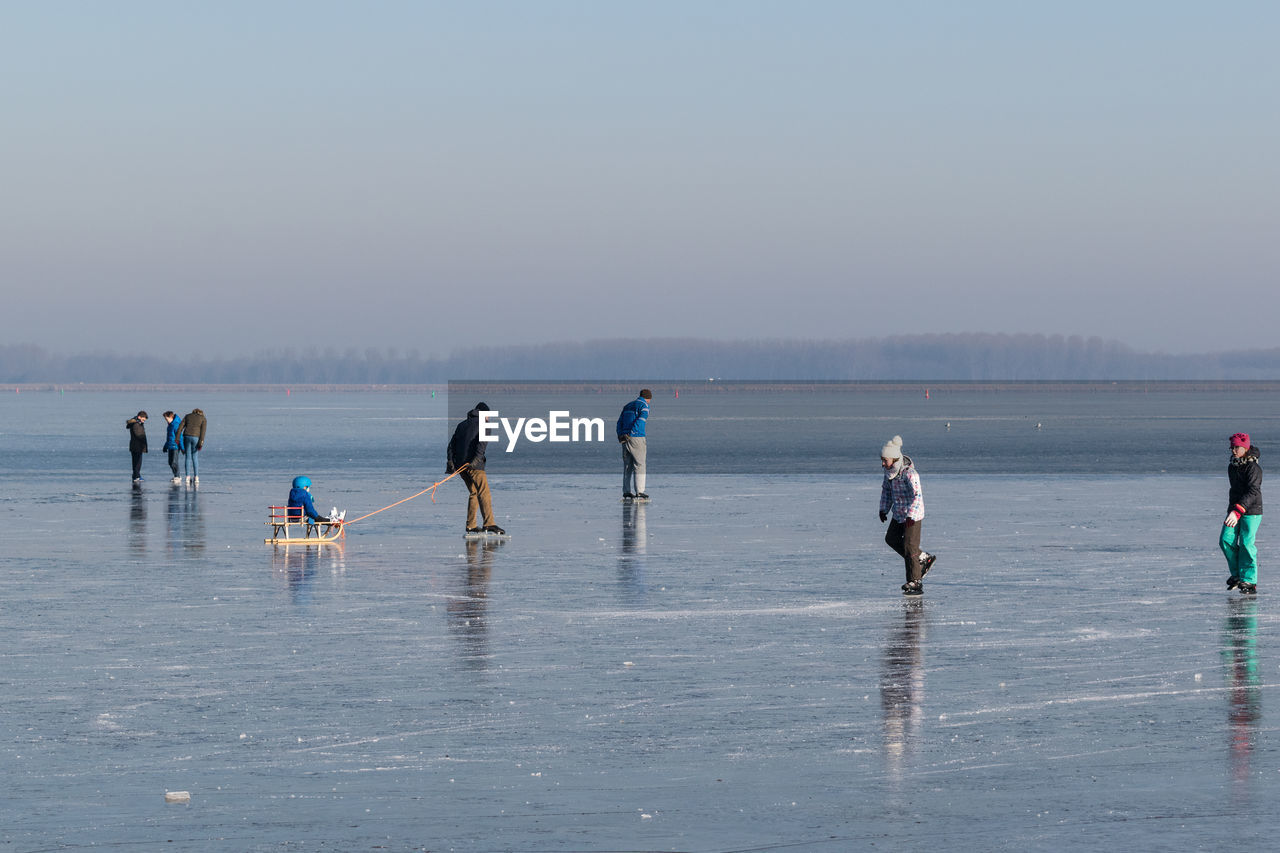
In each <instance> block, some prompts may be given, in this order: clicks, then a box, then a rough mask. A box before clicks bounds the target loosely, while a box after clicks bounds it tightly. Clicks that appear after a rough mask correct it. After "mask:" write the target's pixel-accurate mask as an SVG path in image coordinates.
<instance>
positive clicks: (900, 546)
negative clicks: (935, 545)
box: [884, 519, 924, 583]
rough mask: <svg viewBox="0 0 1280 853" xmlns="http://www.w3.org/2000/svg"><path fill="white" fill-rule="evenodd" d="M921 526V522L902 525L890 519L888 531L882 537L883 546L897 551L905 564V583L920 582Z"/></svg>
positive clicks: (922, 524) (922, 523)
mask: <svg viewBox="0 0 1280 853" xmlns="http://www.w3.org/2000/svg"><path fill="white" fill-rule="evenodd" d="M923 526H924V522H923V521H916V522H912V523H911V524H903V523H902V522H899V521H894V520H893V519H890V520H889V530H888V532H887V533H885V535H884V541H885V544H886V545H888V546H889V547H890V548H892V549H893V550H894V551H897V552H898V554H900V555H901V556H902V559H903V560H904V561H905V562H906V569H907V583H915V582H916V581H918V580H920V576H921V568H920V529H921V528H922V527H923Z"/></svg>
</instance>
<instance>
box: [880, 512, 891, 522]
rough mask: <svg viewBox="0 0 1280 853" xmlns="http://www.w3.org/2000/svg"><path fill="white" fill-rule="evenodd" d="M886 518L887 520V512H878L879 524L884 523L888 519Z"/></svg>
mask: <svg viewBox="0 0 1280 853" xmlns="http://www.w3.org/2000/svg"><path fill="white" fill-rule="evenodd" d="M888 520H889V513H887V512H882V513H880V523H881V524H884V523H885V522H886V521H888Z"/></svg>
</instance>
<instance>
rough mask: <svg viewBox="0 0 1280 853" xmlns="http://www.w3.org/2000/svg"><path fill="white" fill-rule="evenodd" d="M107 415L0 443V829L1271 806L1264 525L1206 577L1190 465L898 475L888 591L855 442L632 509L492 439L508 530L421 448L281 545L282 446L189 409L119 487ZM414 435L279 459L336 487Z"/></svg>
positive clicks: (791, 829)
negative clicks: (192, 437)
mask: <svg viewBox="0 0 1280 853" xmlns="http://www.w3.org/2000/svg"><path fill="white" fill-rule="evenodd" d="M152 408H153V409H154V408H155V407H154V406H152ZM215 408H216V407H214V406H205V409H206V411H212V410H214V409H215ZM131 413H132V412H125V415H126V416H127V415H128V414H131ZM152 414H153V418H152V424H153V425H154V424H155V423H156V422H157V421H158V420H159V419H158V418H157V417H154V415H155V414H156V412H154V411H153V412H152ZM120 420H121V422H123V418H121V419H120ZM210 421H211V430H212V429H213V428H214V427H215V426H216V425H217V423H218V422H217V421H215V420H214V417H213V416H212V414H211V417H210ZM119 432H120V435H119V436H117V438H118V439H119V440H118V441H116V442H113V443H112V444H111V447H112V450H113V455H111V456H110V457H109V466H108V465H104V464H93V463H92V460H93V459H95V458H96V457H93V456H92V454H93V453H97V452H98V451H96V450H94V449H93V448H90V451H89V457H87V458H90V460H91V462H90V464H86V465H85V467H86V468H87V469H88V470H86V471H77V470H74V466H66V465H64V466H62V467H59V466H58V465H57V464H52V465H51V466H50V470H49V471H48V472H45V473H35V472H32V471H29V470H20V471H17V472H15V471H14V467H15V466H16V465H17V464H19V463H16V462H15V463H11V464H10V466H9V468H7V469H6V470H5V471H4V472H2V473H0V483H3V486H4V489H3V497H2V498H0V514H2V515H0V517H2V518H3V527H4V531H5V532H4V548H3V552H2V553H0V592H2V593H3V601H4V605H3V617H0V639H2V640H3V646H4V649H5V653H4V656H3V666H2V667H0V683H2V684H3V686H4V690H3V694H2V697H3V698H0V702H2V703H3V715H2V717H0V718H2V719H3V721H4V733H5V737H4V739H3V745H2V746H0V749H2V750H3V763H4V767H5V783H4V784H5V796H4V797H3V799H0V841H2V842H3V845H4V848H5V849H10V850H15V851H44V850H62V849H81V848H89V847H100V848H108V849H137V850H147V849H160V848H164V849H169V850H173V849H190V850H228V851H232V850H264V851H265V850H272V851H275V850H432V851H438V850H476V851H491V850H492V851H497V850H532V851H571V850H581V851H619V850H629V851H640V850H645V851H649V850H675V851H705V853H713V852H714V851H739V850H782V849H787V850H790V849H810V850H849V849H869V848H875V849H921V848H927V847H934V846H939V847H940V846H946V847H948V848H955V849H971V850H983V849H1005V850H1059V849H1096V848H1099V847H1102V846H1104V845H1105V846H1107V847H1112V846H1115V847H1118V848H1120V849H1126V848H1127V849H1140V850H1195V849H1214V850H1217V849H1229V848H1235V847H1242V846H1243V847H1254V848H1265V847H1266V846H1268V841H1269V838H1270V836H1271V835H1272V834H1273V831H1274V830H1275V828H1276V824H1277V820H1276V818H1274V817H1273V816H1272V815H1271V812H1270V807H1271V804H1272V802H1273V800H1274V799H1275V797H1276V794H1277V793H1280V779H1278V778H1277V777H1278V774H1280V761H1278V760H1277V739H1276V724H1275V720H1276V711H1275V708H1276V703H1277V699H1276V697H1275V685H1276V684H1277V683H1280V671H1277V670H1278V661H1277V658H1276V656H1275V654H1274V652H1273V649H1272V646H1273V643H1272V642H1269V641H1270V639H1271V637H1273V636H1274V633H1275V628H1276V617H1275V615H1274V608H1272V607H1270V606H1269V602H1270V600H1271V598H1270V595H1269V593H1270V592H1271V588H1270V586H1271V585H1270V584H1269V583H1268V582H1267V578H1268V576H1269V575H1268V568H1267V566H1268V565H1269V560H1268V559H1267V556H1266V555H1267V553H1268V542H1269V541H1270V538H1269V535H1268V532H1267V531H1268V527H1267V524H1266V523H1265V522H1264V524H1263V526H1262V530H1261V537H1260V543H1261V547H1262V550H1263V566H1262V571H1261V578H1260V590H1261V593H1260V595H1259V596H1258V598H1257V599H1256V600H1247V599H1243V598H1241V597H1240V596H1237V595H1233V594H1228V593H1227V592H1226V591H1225V585H1224V583H1223V581H1224V579H1225V571H1224V561H1223V560H1222V557H1221V555H1220V554H1219V553H1218V552H1217V550H1216V534H1217V530H1218V525H1219V523H1220V521H1221V514H1222V507H1223V503H1224V501H1225V489H1226V486H1225V476H1223V474H1222V472H1220V471H1215V475H1213V476H1209V475H1204V476H1200V475H1188V474H1164V475H1161V474H1143V475H1136V476H1131V475H1126V474H1123V473H1105V474H1097V475H1075V474H1064V475H1055V476H1051V477H1049V476H1044V475H1041V474H1034V473H1023V474H1013V475H995V474H991V475H984V474H978V473H937V474H928V473H926V475H925V489H926V496H927V501H928V508H929V515H928V519H927V520H926V526H925V536H924V544H925V546H926V547H927V548H929V549H930V550H936V552H937V553H939V554H940V557H939V561H938V563H937V566H936V568H935V569H934V571H933V572H931V573H930V576H929V578H928V579H927V583H926V594H925V596H924V598H923V599H922V600H905V599H903V598H902V597H901V596H900V595H899V592H898V586H899V584H901V582H902V570H901V564H900V561H899V560H898V559H897V558H896V557H895V556H894V555H893V554H892V553H890V552H889V550H888V549H887V548H886V547H885V546H884V544H883V543H882V541H881V537H882V536H883V530H884V528H883V526H882V525H880V524H879V522H878V519H877V518H876V500H877V496H878V489H879V473H878V466H877V465H876V463H875V460H874V459H871V460H869V462H870V464H868V465H867V466H866V470H865V471H859V472H853V473H840V474H839V475H834V474H832V475H810V474H777V473H775V474H762V475H749V474H734V475H712V474H693V475H682V476H676V475H673V474H670V473H665V472H660V471H658V470H655V471H654V472H653V473H652V474H651V485H652V488H651V489H650V492H651V493H652V494H653V495H654V500H653V502H652V503H651V504H648V505H646V506H624V505H622V504H620V503H618V497H617V491H618V490H617V484H616V483H615V482H614V479H615V478H611V477H610V478H605V477H601V476H599V475H585V474H584V475H571V474H566V475H560V476H545V475H544V476H516V475H510V474H504V473H503V472H502V470H501V467H500V466H499V465H493V466H491V473H490V477H491V481H492V484H493V489H494V503H495V509H496V511H497V513H498V516H499V522H500V523H501V524H502V525H503V526H504V527H506V528H507V529H508V530H509V531H510V532H511V533H512V537H511V538H510V539H509V540H506V541H502V542H490V543H480V542H467V541H464V540H463V538H462V536H461V532H462V521H463V511H464V504H465V490H464V489H463V487H462V486H461V485H459V484H458V483H456V482H450V483H446V484H445V485H444V486H442V487H441V489H440V491H439V494H438V495H437V502H436V503H434V504H433V503H432V502H431V501H430V499H429V498H428V497H425V496H424V497H422V498H418V499H417V500H415V501H413V502H411V503H409V504H406V505H404V506H403V507H399V508H397V509H395V510H391V511H388V512H386V513H382V514H380V515H377V516H374V517H373V518H370V519H367V520H366V521H365V522H362V523H360V524H357V525H354V526H352V528H351V529H350V532H349V535H348V537H347V540H346V543H345V545H343V546H342V547H328V548H325V549H324V550H315V549H311V550H308V549H298V548H289V549H284V548H275V547H272V546H268V545H264V544H263V542H262V540H263V537H264V536H265V534H266V529H265V525H264V524H263V523H262V522H263V515H264V509H265V507H266V505H267V504H268V503H271V502H275V501H278V499H280V498H282V497H283V496H284V492H286V491H287V477H286V476H285V473H286V472H287V473H288V474H289V475H290V476H291V475H292V473H297V472H295V471H293V470H292V468H286V469H282V470H280V471H276V470H274V469H271V466H270V465H268V464H266V463H260V464H259V465H258V466H257V467H258V468H266V469H269V470H266V471H263V470H255V467H254V466H250V465H232V464H229V462H230V460H227V462H228V464H221V463H220V458H219V455H218V454H217V453H215V452H213V448H214V447H215V446H216V445H214V444H213V442H212V439H211V441H210V450H209V451H207V457H206V458H205V459H204V461H202V463H201V474H202V476H201V481H202V482H201V485H200V487H199V488H198V489H193V488H190V487H187V486H185V485H184V486H178V487H173V486H171V485H170V484H169V482H168V479H167V477H162V476H161V472H160V470H159V469H160V467H161V461H160V458H159V457H158V455H156V454H152V455H150V457H149V458H148V460H147V469H146V470H147V475H148V480H147V481H146V482H145V483H144V484H143V487H142V488H141V489H138V490H134V489H131V488H130V485H129V483H128V478H127V464H128V456H127V453H124V452H123V445H124V442H123V430H119ZM154 434H155V430H154V428H153V430H152V435H153V442H154V441H155V439H154ZM4 437H5V438H6V440H8V436H4ZM877 438H880V436H879V435H878V434H877ZM12 443H20V442H12ZM32 452H33V451H31V450H26V451H24V453H25V454H26V456H27V457H28V458H30V457H31V456H32ZM438 455H439V454H438V453H437V452H436V450H435V448H434V447H428V448H426V449H424V450H423V451H422V453H421V456H420V457H417V456H415V457H414V458H413V459H412V460H411V461H412V463H413V464H411V465H406V466H405V468H404V470H403V471H400V472H394V473H391V474H388V473H387V472H386V471H385V470H383V469H382V468H381V467H377V468H374V467H369V466H364V467H362V466H361V465H360V464H353V465H351V466H349V467H348V468H346V469H341V470H339V471H338V472H337V473H334V474H332V475H328V476H317V472H316V469H314V468H312V469H309V470H310V474H311V476H312V478H313V479H314V480H315V481H316V488H315V492H316V494H317V498H318V500H317V502H318V503H319V504H321V505H322V506H324V507H326V508H327V507H328V506H330V505H332V504H336V505H338V506H340V507H345V508H347V509H348V510H349V513H348V514H349V516H353V515H358V514H361V513H363V512H367V511H370V510H372V509H376V508H378V507H381V506H385V505H387V504H390V503H392V502H393V501H395V500H398V499H400V498H402V497H405V496H407V495H409V494H412V493H413V492H414V491H417V490H418V489H419V488H421V487H422V486H423V485H426V484H428V483H429V482H430V481H431V480H432V479H438V478H439V477H440V476H442V475H441V474H440V469H439V465H438V460H437V459H436V457H437V456H438ZM118 457H123V458H118ZM41 458H43V457H41ZM1263 458H1264V463H1265V459H1266V457H1265V456H1264V457H1263ZM419 459H425V460H427V461H425V462H422V463H421V464H418V461H419ZM41 464H43V463H41ZM76 464H77V465H78V464H80V463H78V462H77V463H76ZM281 464H282V465H292V464H293V461H291V460H287V461H286V462H284V463H281ZM378 464H379V466H381V465H382V464H383V463H382V462H379V463H378ZM651 464H653V463H652V462H651ZM107 467H109V468H110V470H104V469H105V468H107ZM1223 467H1225V466H1223ZM415 469H417V470H415ZM168 791H189V792H190V793H191V801H190V803H189V804H168V803H166V802H165V797H164V795H165V793H166V792H168Z"/></svg>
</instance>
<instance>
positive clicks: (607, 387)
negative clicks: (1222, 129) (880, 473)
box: [0, 379, 1280, 395]
mask: <svg viewBox="0 0 1280 853" xmlns="http://www.w3.org/2000/svg"><path fill="white" fill-rule="evenodd" d="M641 387H647V388H650V389H652V390H653V391H654V393H656V394H665V395H672V394H675V393H677V392H685V393H694V394H708V393H713V394H728V393H756V394H761V393H768V394H785V393H799V392H811V393H843V392H897V393H901V392H919V393H921V394H924V393H925V392H926V391H927V392H929V393H930V394H933V393H935V392H936V393H942V394H945V393H947V392H948V391H970V392H974V391H977V392H985V393H1018V392H1046V391H1051V392H1057V393H1090V394H1142V393H1151V392H1157V393H1158V392H1181V393H1188V392H1200V393H1204V392H1233V393H1245V392H1253V393H1280V380H1241V381H1214V380H1176V379H1163V380H1150V381H1146V380H1116V381H1112V382H1106V381H1097V380H1025V381H1008V382H988V381H976V380H975V381H967V380H945V381H939V382H930V381H928V380H909V381H904V380H885V381H845V380H812V381H808V380H795V381H786V382H783V381H776V380H761V381H752V380H724V381H720V380H707V379H702V380H692V379H691V380H651V381H638V380H599V381H590V380H581V379H575V380H563V381H547V380H493V381H489V380H461V381H456V382H450V383H447V384H445V383H432V384H425V385H408V384H406V385H399V384H385V385H369V384H360V385H323V384H303V383H299V384H292V385H285V384H279V383H269V384H230V385H229V384H200V383H195V384H192V383H179V384H164V383H142V382H139V383H103V384H91V383H74V384H63V383H53V382H32V383H16V384H15V383H7V384H0V393H7V394H15V393H16V394H24V393H49V392H54V393H66V392H68V391H70V392H72V393H104V392H111V393H159V392H165V393H189V392H197V391H198V392H205V393H232V392H234V393H263V394H289V393H292V392H294V391H297V392H299V393H384V394H386V393H390V394H426V393H439V392H447V391H449V390H450V389H453V390H460V391H466V392H467V393H472V392H475V391H489V392H508V393H512V392H522V393H539V392H544V393H553V392H556V393H565V392H570V393H573V392H577V393H604V392H607V393H632V392H635V391H636V390H637V389H639V388H641Z"/></svg>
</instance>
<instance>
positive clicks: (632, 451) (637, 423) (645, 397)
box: [618, 388, 653, 501]
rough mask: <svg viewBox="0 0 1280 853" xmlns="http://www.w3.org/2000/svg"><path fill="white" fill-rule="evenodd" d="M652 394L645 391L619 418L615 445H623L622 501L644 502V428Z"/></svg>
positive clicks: (624, 408)
mask: <svg viewBox="0 0 1280 853" xmlns="http://www.w3.org/2000/svg"><path fill="white" fill-rule="evenodd" d="M652 399H653V392H652V391H650V390H649V389H648V388H643V389H641V391H640V396H639V397H636V398H635V399H634V400H632V401H631V402H630V403H627V405H625V406H623V407H622V414H620V415H618V443H619V444H621V445H622V499H623V500H624V501H629V500H642V501H647V500H648V499H649V496H648V495H647V494H646V493H645V490H644V478H645V470H644V463H645V456H646V454H647V453H648V449H647V448H646V446H645V437H644V426H645V423H646V422H647V421H648V420H649V401H650V400H652Z"/></svg>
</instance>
